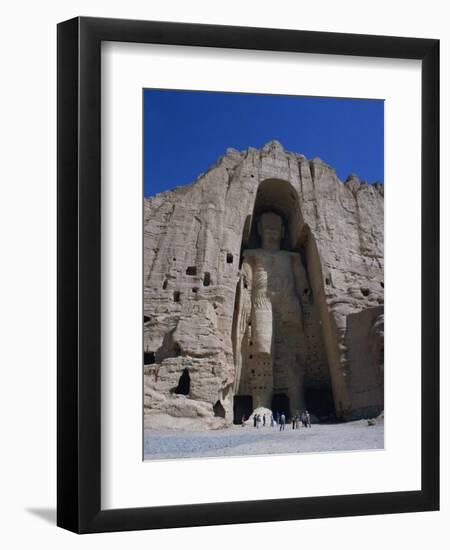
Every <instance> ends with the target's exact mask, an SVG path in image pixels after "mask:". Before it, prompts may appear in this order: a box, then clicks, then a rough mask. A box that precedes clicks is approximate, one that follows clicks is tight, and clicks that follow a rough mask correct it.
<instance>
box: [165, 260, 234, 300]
mask: <svg viewBox="0 0 450 550" xmlns="http://www.w3.org/2000/svg"><path fill="white" fill-rule="evenodd" d="M226 260H227V264H232V263H233V254H232V253H231V252H227V255H226ZM186 275H189V276H191V277H195V276H197V267H196V266H195V265H190V266H188V267H187V268H186ZM168 284H169V280H168V279H167V278H166V279H164V281H163V285H162V287H163V290H167V286H168ZM211 284H212V283H211V273H209V271H205V273H204V274H203V286H210V285H211ZM198 290H199V289H198V287H193V288H192V292H194V293H195V292H198ZM180 297H181V293H180V291H179V290H174V292H173V301H174V302H179V301H180Z"/></svg>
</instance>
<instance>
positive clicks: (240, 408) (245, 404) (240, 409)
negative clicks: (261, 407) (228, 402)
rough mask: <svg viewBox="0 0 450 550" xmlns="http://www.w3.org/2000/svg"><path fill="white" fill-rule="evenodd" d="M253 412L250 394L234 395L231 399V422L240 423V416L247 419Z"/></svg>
mask: <svg viewBox="0 0 450 550" xmlns="http://www.w3.org/2000/svg"><path fill="white" fill-rule="evenodd" d="M252 412H253V398H252V396H251V395H235V396H234V400H233V423H234V424H242V418H244V420H248V418H249V416H250V415H251V414H252Z"/></svg>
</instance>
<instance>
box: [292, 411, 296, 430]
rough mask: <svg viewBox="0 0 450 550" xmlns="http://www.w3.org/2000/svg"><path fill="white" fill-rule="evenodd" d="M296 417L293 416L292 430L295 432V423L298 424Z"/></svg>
mask: <svg viewBox="0 0 450 550" xmlns="http://www.w3.org/2000/svg"><path fill="white" fill-rule="evenodd" d="M296 418H297V417H296V416H295V414H294V415H293V416H292V429H293V430H295V422H296Z"/></svg>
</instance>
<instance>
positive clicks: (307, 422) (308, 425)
mask: <svg viewBox="0 0 450 550" xmlns="http://www.w3.org/2000/svg"><path fill="white" fill-rule="evenodd" d="M305 416H306V424H305V426H306V427H307V428H311V416H310V415H309V412H308V411H306V413H305Z"/></svg>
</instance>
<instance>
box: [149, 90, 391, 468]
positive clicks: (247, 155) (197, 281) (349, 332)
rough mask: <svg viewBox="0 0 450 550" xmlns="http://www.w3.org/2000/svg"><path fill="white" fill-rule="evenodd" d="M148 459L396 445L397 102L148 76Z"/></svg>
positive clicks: (251, 454)
mask: <svg viewBox="0 0 450 550" xmlns="http://www.w3.org/2000/svg"><path fill="white" fill-rule="evenodd" d="M143 134H144V151H143V173H144V186H143V187H144V198H143V211H144V215H143V216H144V219H143V231H144V239H143V243H144V251H143V281H144V288H143V316H144V318H143V346H144V349H143V415H144V434H143V437H144V460H155V459H157V460H166V459H187V458H206V457H208V458H209V457H224V456H227V457H234V456H255V455H269V454H286V453H311V452H315V453H316V452H337V451H363V450H373V449H383V448H384V255H383V250H384V101H383V100H382V99H351V98H328V97H302V96H285V95H264V94H250V93H245V94H244V93H229V92H202V91H188V90H186V91H185V90H162V89H145V90H144V91H143Z"/></svg>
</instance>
